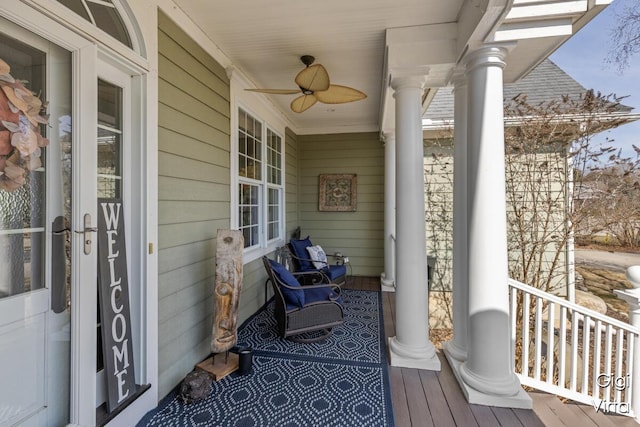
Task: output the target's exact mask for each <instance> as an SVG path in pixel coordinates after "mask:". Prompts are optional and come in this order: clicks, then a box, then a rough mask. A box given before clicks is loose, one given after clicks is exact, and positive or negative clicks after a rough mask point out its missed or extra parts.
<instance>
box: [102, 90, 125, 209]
mask: <svg viewBox="0 0 640 427" xmlns="http://www.w3.org/2000/svg"><path fill="white" fill-rule="evenodd" d="M121 152H122V89H121V88H120V87H118V86H114V85H112V84H110V83H107V82H105V81H103V80H98V197H108V198H120V197H122V173H121V171H122V161H121Z"/></svg>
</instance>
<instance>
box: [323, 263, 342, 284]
mask: <svg viewBox="0 0 640 427" xmlns="http://www.w3.org/2000/svg"><path fill="white" fill-rule="evenodd" d="M322 271H324V272H325V273H326V274H327V276H329V280H331V281H332V282H333V281H335V280H336V279H338V278H339V277H344V276H346V275H347V266H346V265H329V266H327V267H325V268H323V269H322Z"/></svg>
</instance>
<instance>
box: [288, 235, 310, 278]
mask: <svg viewBox="0 0 640 427" xmlns="http://www.w3.org/2000/svg"><path fill="white" fill-rule="evenodd" d="M289 243H290V244H291V250H292V251H293V255H295V256H296V258H299V259H298V263H299V264H300V270H302V271H307V270H316V268H315V267H314V266H313V264H311V261H310V260H309V258H310V257H309V252H307V248H308V247H309V246H313V243H311V240H310V239H309V236H307V237H305V238H304V239H291V240H289Z"/></svg>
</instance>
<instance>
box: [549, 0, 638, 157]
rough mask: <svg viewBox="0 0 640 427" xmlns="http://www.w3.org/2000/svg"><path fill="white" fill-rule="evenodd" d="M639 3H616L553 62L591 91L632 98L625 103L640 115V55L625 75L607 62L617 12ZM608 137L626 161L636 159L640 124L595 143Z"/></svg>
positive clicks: (618, 0) (601, 136)
mask: <svg viewBox="0 0 640 427" xmlns="http://www.w3.org/2000/svg"><path fill="white" fill-rule="evenodd" d="M636 1H638V0H615V1H614V2H613V3H612V4H611V5H610V6H609V7H607V8H606V9H605V10H604V11H603V12H601V13H600V14H599V15H598V16H596V17H595V18H594V19H593V20H591V22H589V23H588V24H587V25H585V26H584V27H583V28H582V29H581V30H580V31H578V32H577V33H576V34H574V35H573V37H571V38H570V39H569V40H568V41H567V42H565V43H564V44H563V45H562V46H560V48H559V49H558V50H556V51H555V52H554V53H553V55H551V56H550V59H551V60H552V61H553V62H554V63H556V65H558V66H559V67H560V68H562V69H563V70H564V71H565V72H566V73H567V74H569V75H570V76H571V77H573V78H574V79H575V80H577V81H578V83H580V84H581V85H582V86H584V87H585V88H587V89H594V91H595V92H598V91H600V92H601V93H602V94H604V95H608V94H615V95H617V96H628V97H627V98H625V99H624V100H622V103H623V104H625V105H628V106H630V107H634V109H633V112H634V113H640V54H636V55H635V56H632V57H631V59H630V61H629V66H628V67H627V68H625V69H624V71H623V72H622V73H620V72H618V70H617V68H616V66H615V64H607V63H606V61H605V60H606V58H607V56H608V54H609V51H610V49H611V47H612V46H613V42H612V41H611V32H612V31H613V29H614V27H615V20H616V11H617V12H618V13H621V12H622V11H623V9H624V6H625V5H627V4H631V2H636ZM607 137H608V138H612V139H613V140H614V142H613V143H611V144H609V145H612V146H614V147H616V148H618V147H620V148H622V155H623V156H624V157H631V158H632V159H635V158H636V153H635V151H634V150H633V148H632V147H631V144H635V145H636V146H638V147H640V120H638V121H636V122H633V123H629V124H626V125H622V126H619V127H618V128H616V129H612V130H610V131H606V132H602V133H601V134H599V135H598V136H596V137H595V138H594V141H595V142H596V143H605V142H606V138H607Z"/></svg>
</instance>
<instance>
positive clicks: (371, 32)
mask: <svg viewBox="0 0 640 427" xmlns="http://www.w3.org/2000/svg"><path fill="white" fill-rule="evenodd" d="M175 3H177V4H178V5H179V7H180V8H181V9H182V10H183V11H184V12H185V13H186V14H187V15H188V16H190V18H191V19H192V20H193V21H194V22H195V23H196V24H197V25H198V26H199V27H200V28H201V29H202V30H203V31H204V32H205V33H206V34H207V35H208V36H209V37H210V38H211V40H213V42H214V43H215V44H216V45H217V46H218V47H219V48H220V50H221V51H222V52H224V54H225V55H226V56H227V57H228V58H229V59H230V60H231V61H232V62H233V65H234V67H236V68H238V69H240V70H242V71H243V72H244V73H245V74H246V75H247V76H248V77H249V78H250V79H251V80H252V81H253V83H254V84H255V87H258V88H282V89H296V86H295V84H294V81H293V79H294V77H295V75H296V74H297V73H298V72H299V71H300V70H302V68H304V65H303V64H302V63H301V62H300V56H301V55H305V54H309V55H313V56H315V57H316V63H320V64H322V65H324V67H325V68H326V69H327V71H328V72H329V76H330V78H331V82H332V83H335V84H341V85H346V86H351V87H354V88H356V89H359V90H361V91H363V92H365V93H366V94H367V98H366V99H365V100H363V101H358V102H354V103H349V104H340V105H327V104H320V103H318V104H316V105H314V106H313V107H311V108H310V109H309V110H307V111H305V112H304V113H302V114H296V113H293V112H292V111H291V110H290V108H289V104H290V103H291V101H292V100H293V99H294V98H295V97H296V95H269V98H270V100H271V101H272V102H273V103H274V104H275V105H276V106H277V107H278V108H279V109H280V110H281V111H282V112H283V113H285V114H286V116H287V117H288V118H289V120H290V121H291V122H292V123H293V125H294V126H295V127H296V128H297V129H299V130H300V131H301V133H310V132H313V131H314V129H328V128H330V129H333V130H335V131H338V129H340V128H345V130H344V131H348V130H346V129H353V130H354V131H357V130H370V131H375V130H378V129H379V127H380V126H379V116H380V102H381V99H380V98H381V91H382V85H383V83H382V82H383V66H384V56H385V30H386V29H387V28H394V27H410V26H416V25H425V24H436V23H450V22H455V21H456V19H457V15H458V12H459V10H460V7H461V5H462V3H463V0H447V1H441V0H394V1H389V0H324V1H310V0H302V1H300V0H270V1H264V0H243V1H241V2H237V1H225V2H212V1H209V0H175ZM265 96H267V95H265Z"/></svg>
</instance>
